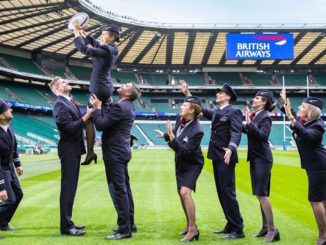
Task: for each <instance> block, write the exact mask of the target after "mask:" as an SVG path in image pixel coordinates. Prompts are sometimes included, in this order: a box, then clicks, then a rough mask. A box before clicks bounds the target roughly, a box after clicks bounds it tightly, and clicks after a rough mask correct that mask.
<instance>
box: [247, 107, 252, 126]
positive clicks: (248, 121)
mask: <svg viewBox="0 0 326 245" xmlns="http://www.w3.org/2000/svg"><path fill="white" fill-rule="evenodd" d="M246 122H247V124H249V123H250V122H251V119H250V109H249V107H248V106H247V107H246Z"/></svg>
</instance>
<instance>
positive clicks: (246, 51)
mask: <svg viewBox="0 0 326 245" xmlns="http://www.w3.org/2000/svg"><path fill="white" fill-rule="evenodd" d="M226 44H227V50H226V58H227V59H238V60H239V59H251V60H264V59H266V60H271V59H293V56H294V42H293V34H227V39H226Z"/></svg>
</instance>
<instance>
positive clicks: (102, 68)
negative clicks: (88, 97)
mask: <svg viewBox="0 0 326 245" xmlns="http://www.w3.org/2000/svg"><path fill="white" fill-rule="evenodd" d="M74 44H75V46H76V48H77V49H78V50H79V51H80V52H81V53H82V54H85V55H87V56H90V57H92V62H93V70H92V75H91V79H90V86H89V91H90V92H91V93H94V94H96V95H97V96H99V97H103V96H104V97H110V96H112V93H113V82H112V79H111V74H110V73H111V69H112V67H113V66H114V64H115V62H116V60H117V57H118V53H119V48H118V47H117V46H116V45H115V44H110V45H100V43H99V42H98V41H96V40H95V38H93V37H92V36H89V35H88V36H87V37H86V39H84V38H82V37H81V36H79V37H76V38H75V39H74ZM87 44H91V45H92V46H93V47H92V48H90V47H87Z"/></svg>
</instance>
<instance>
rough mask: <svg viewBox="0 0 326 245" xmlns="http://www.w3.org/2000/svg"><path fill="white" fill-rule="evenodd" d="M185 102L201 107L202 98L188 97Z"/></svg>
mask: <svg viewBox="0 0 326 245" xmlns="http://www.w3.org/2000/svg"><path fill="white" fill-rule="evenodd" d="M184 102H189V103H193V104H197V105H199V106H201V98H199V97H197V96H188V97H186V98H185V99H184Z"/></svg>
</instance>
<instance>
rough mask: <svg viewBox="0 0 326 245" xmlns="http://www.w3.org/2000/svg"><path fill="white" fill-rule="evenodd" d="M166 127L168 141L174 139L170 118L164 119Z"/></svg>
mask: <svg viewBox="0 0 326 245" xmlns="http://www.w3.org/2000/svg"><path fill="white" fill-rule="evenodd" d="M166 128H167V130H168V134H169V137H170V141H172V140H174V137H175V136H174V133H173V130H172V123H171V121H170V120H167V121H166Z"/></svg>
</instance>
